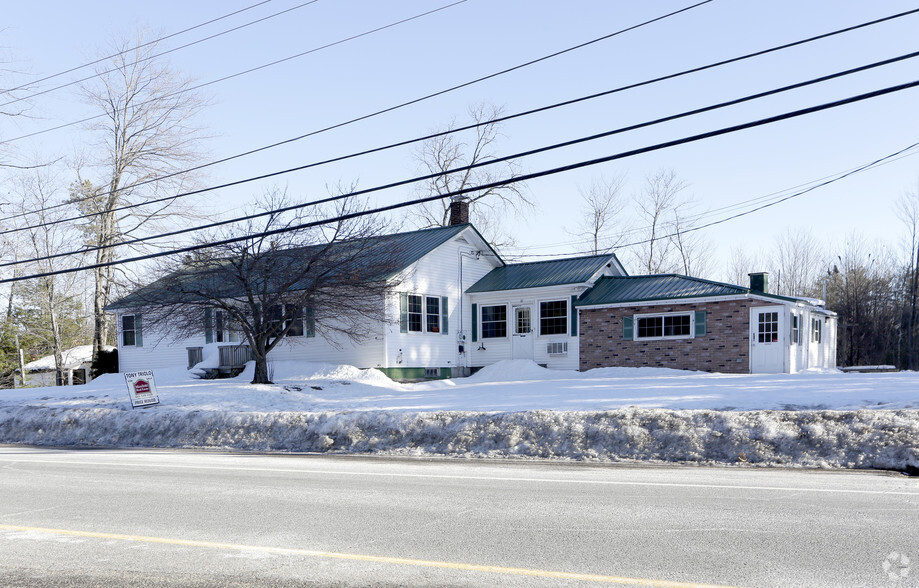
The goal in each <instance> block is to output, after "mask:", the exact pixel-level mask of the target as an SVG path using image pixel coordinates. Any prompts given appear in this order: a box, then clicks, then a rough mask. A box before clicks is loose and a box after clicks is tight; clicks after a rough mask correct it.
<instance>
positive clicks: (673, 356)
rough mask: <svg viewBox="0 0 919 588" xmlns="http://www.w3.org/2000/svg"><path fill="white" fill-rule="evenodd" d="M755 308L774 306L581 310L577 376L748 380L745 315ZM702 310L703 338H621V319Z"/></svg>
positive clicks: (747, 302)
mask: <svg viewBox="0 0 919 588" xmlns="http://www.w3.org/2000/svg"><path fill="white" fill-rule="evenodd" d="M756 306H774V305H773V304H769V303H767V302H763V301H760V300H751V299H747V298H741V299H737V300H727V301H721V302H707V303H704V304H673V305H662V304H661V305H652V306H628V307H616V308H585V309H581V311H580V316H579V323H578V324H579V327H580V329H579V331H578V332H579V333H580V362H579V365H580V370H581V371H585V370H589V369H593V368H599V367H667V368H674V369H681V370H698V371H705V372H723V373H735V374H748V373H750V309H751V308H753V307H756ZM702 310H704V311H705V314H706V316H705V326H706V334H705V336H704V337H695V338H687V339H657V340H652V341H626V340H624V339H623V338H622V317H624V316H631V315H634V314H657V313H667V312H694V311H702ZM635 328H636V329H637V325H636V326H635Z"/></svg>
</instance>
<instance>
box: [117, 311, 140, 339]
mask: <svg viewBox="0 0 919 588" xmlns="http://www.w3.org/2000/svg"><path fill="white" fill-rule="evenodd" d="M134 327H135V323H134V315H133V314H126V315H123V316H122V317H121V344H122V345H124V346H131V345H136V343H137V330H136V329H135V328H134Z"/></svg>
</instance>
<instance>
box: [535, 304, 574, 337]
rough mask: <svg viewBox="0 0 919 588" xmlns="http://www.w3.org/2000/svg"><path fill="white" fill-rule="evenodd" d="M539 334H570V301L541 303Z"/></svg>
mask: <svg viewBox="0 0 919 588" xmlns="http://www.w3.org/2000/svg"><path fill="white" fill-rule="evenodd" d="M539 334H540V335H566V334H568V301H566V300H552V301H549V302H540V303H539Z"/></svg>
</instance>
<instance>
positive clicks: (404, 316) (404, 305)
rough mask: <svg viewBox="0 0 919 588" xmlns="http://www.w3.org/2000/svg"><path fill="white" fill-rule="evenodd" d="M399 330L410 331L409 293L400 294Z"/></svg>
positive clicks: (401, 331) (402, 331)
mask: <svg viewBox="0 0 919 588" xmlns="http://www.w3.org/2000/svg"><path fill="white" fill-rule="evenodd" d="M399 332H400V333H408V294H404V293H403V294H399Z"/></svg>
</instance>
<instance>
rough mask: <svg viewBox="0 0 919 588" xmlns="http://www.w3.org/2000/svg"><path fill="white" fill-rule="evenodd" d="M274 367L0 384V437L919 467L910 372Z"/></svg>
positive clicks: (918, 394)
mask: <svg viewBox="0 0 919 588" xmlns="http://www.w3.org/2000/svg"><path fill="white" fill-rule="evenodd" d="M273 368H274V371H273V373H274V379H275V381H276V382H277V383H276V384H275V385H250V384H248V381H249V380H250V379H251V373H249V372H244V373H243V374H242V375H241V376H239V377H238V378H235V379H232V380H198V379H194V378H193V377H192V376H191V375H190V374H189V373H188V372H186V371H185V370H174V371H162V372H160V371H156V372H155V381H156V386H157V389H158V392H159V397H160V401H161V404H159V405H158V406H154V407H150V408H146V409H134V410H132V409H131V405H130V402H129V401H128V394H127V388H126V386H125V383H124V380H123V378H122V376H120V375H117V374H111V375H107V376H103V377H102V378H99V379H97V380H95V381H94V382H91V383H89V384H87V385H85V386H73V387H59V388H30V389H21V390H4V391H0V443H23V444H33V445H56V446H84V447H85V446H106V447H215V448H234V449H243V450H260V451H332V452H379V453H396V454H410V455H456V456H496V457H503V456H519V457H548V458H566V459H598V460H656V461H689V462H702V463H705V462H719V463H738V462H741V463H743V462H746V463H754V464H770V465H778V464H782V465H790V466H819V467H858V468H892V469H906V468H907V467H919V373H915V372H900V373H888V374H885V373H876V374H842V373H839V372H835V371H833V372H810V373H803V374H795V375H781V374H780V375H769V376H762V375H760V376H751V375H723V374H706V373H697V372H682V371H676V370H666V369H656V368H654V369H651V368H640V369H628V368H606V369H599V370H592V371H589V372H584V373H576V372H562V371H552V370H546V369H544V368H541V367H539V366H537V365H536V364H534V363H532V362H519V361H514V362H502V363H500V364H496V365H494V366H491V367H489V368H485V369H483V370H481V371H480V372H478V373H477V374H476V375H474V376H472V377H469V378H458V379H453V380H443V381H433V382H425V383H419V384H399V383H396V382H393V381H391V380H389V379H388V378H386V377H385V376H384V375H383V374H382V373H380V372H379V371H376V370H358V369H356V368H353V367H350V366H335V365H326V364H302V363H297V364H294V363H285V362H277V363H276V364H275V365H274V366H273ZM249 369H250V370H251V366H250V368H249Z"/></svg>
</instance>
